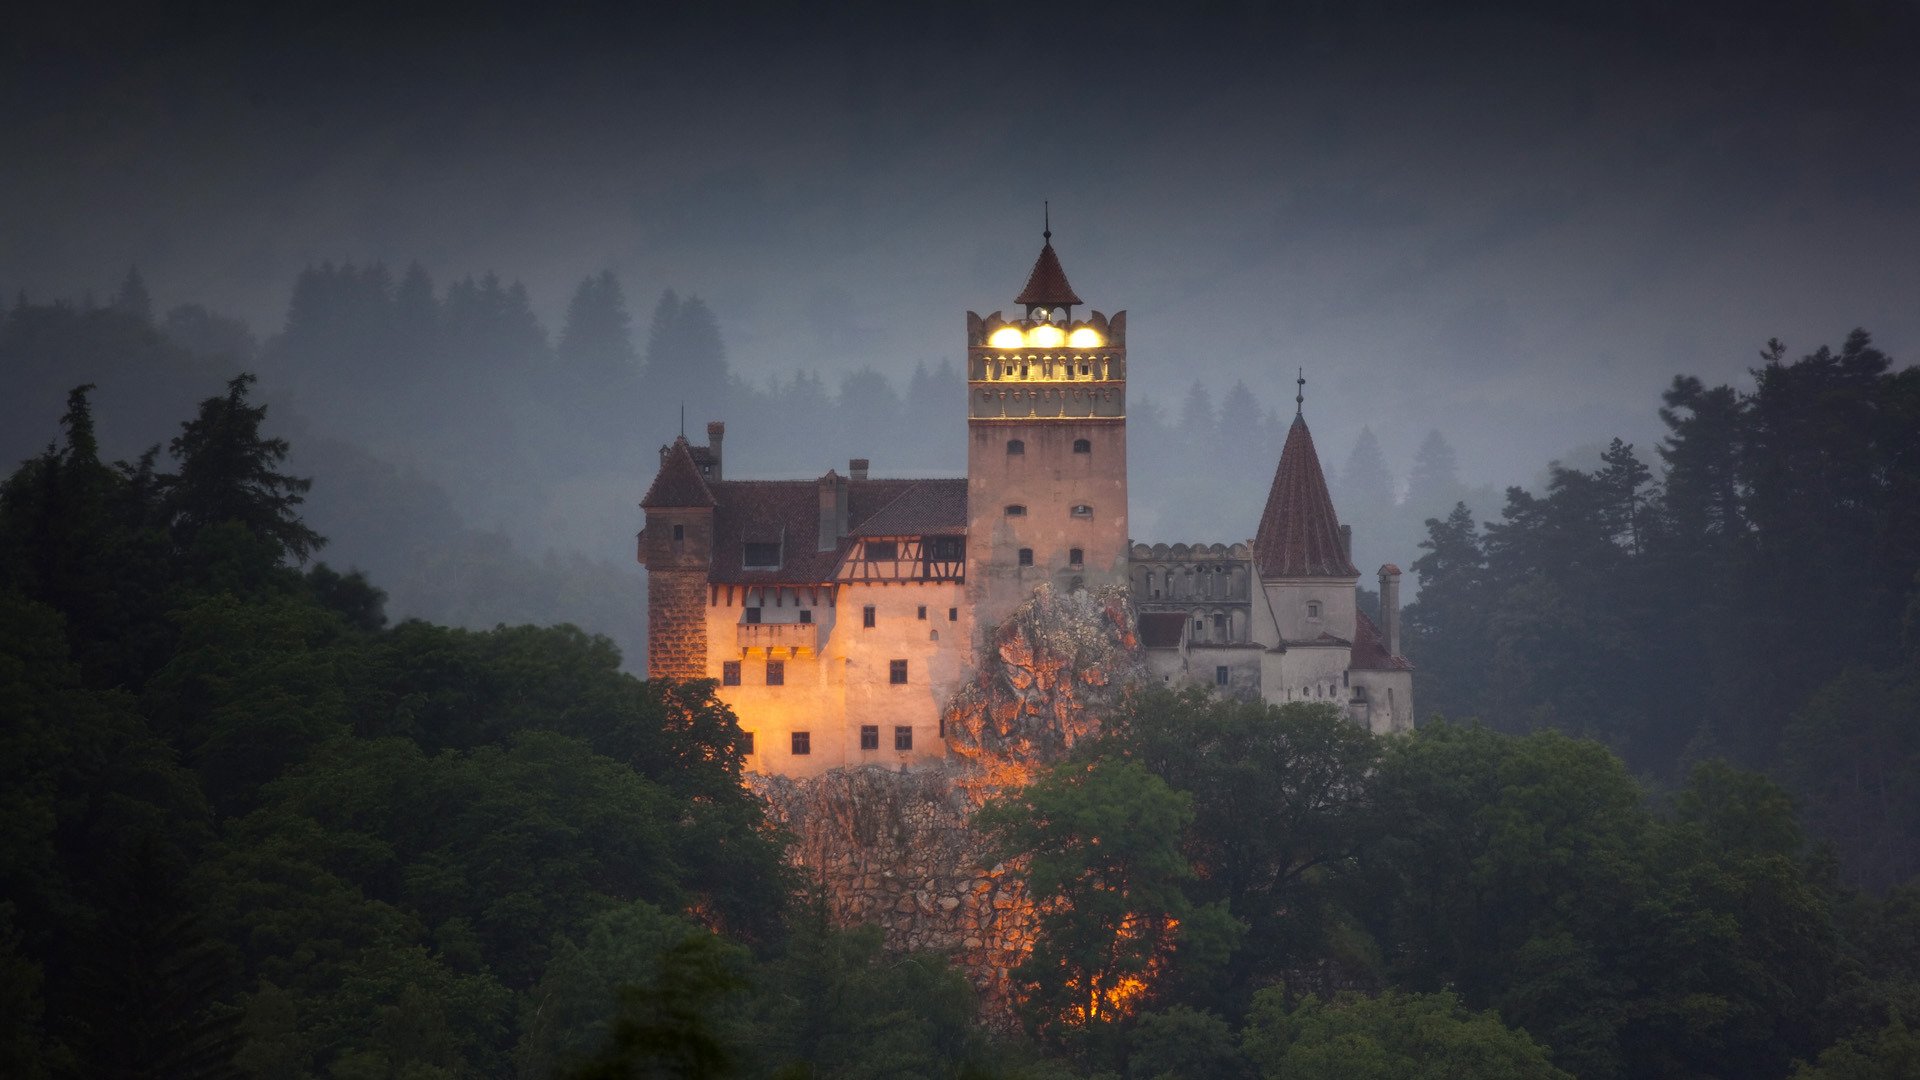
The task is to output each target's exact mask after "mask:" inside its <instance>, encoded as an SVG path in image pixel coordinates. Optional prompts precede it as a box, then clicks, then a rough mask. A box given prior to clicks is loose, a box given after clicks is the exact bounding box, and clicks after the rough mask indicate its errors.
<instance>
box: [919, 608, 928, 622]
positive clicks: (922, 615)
mask: <svg viewBox="0 0 1920 1080" xmlns="http://www.w3.org/2000/svg"><path fill="white" fill-rule="evenodd" d="M926 617H927V605H925V604H921V605H920V618H921V620H922V621H924V620H925V619H926Z"/></svg>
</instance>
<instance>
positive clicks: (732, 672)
mask: <svg viewBox="0 0 1920 1080" xmlns="http://www.w3.org/2000/svg"><path fill="white" fill-rule="evenodd" d="M720 685H721V686H739V685H740V661H738V660H726V661H722V662H721V664H720Z"/></svg>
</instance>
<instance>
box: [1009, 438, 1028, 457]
mask: <svg viewBox="0 0 1920 1080" xmlns="http://www.w3.org/2000/svg"><path fill="white" fill-rule="evenodd" d="M1026 452H1027V444H1026V443H1025V442H1023V441H1021V440H1019V439H1008V440H1007V453H1009V454H1024V453H1026Z"/></svg>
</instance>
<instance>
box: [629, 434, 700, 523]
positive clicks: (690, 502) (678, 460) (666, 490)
mask: <svg viewBox="0 0 1920 1080" xmlns="http://www.w3.org/2000/svg"><path fill="white" fill-rule="evenodd" d="M713 505H714V499H713V491H712V490H711V489H709V488H708V487H707V482H706V480H705V479H704V478H702V477H701V475H700V466H698V465H695V464H694V463H693V451H692V450H691V449H689V445H688V443H687V437H686V436H685V435H682V436H680V437H679V438H677V439H675V440H674V441H673V445H672V446H671V447H669V448H668V449H667V452H666V455H665V456H664V457H662V458H661V459H660V471H659V472H657V473H655V474H654V477H653V486H652V487H649V488H648V489H647V497H646V498H644V499H641V500H640V506H641V508H642V509H646V510H660V509H669V508H671V509H685V508H688V507H701V506H713Z"/></svg>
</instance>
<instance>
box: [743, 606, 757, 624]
mask: <svg viewBox="0 0 1920 1080" xmlns="http://www.w3.org/2000/svg"><path fill="white" fill-rule="evenodd" d="M745 617H746V620H747V623H748V624H749V625H752V626H758V625H759V624H760V609H759V608H757V607H750V608H748V609H746V616H745Z"/></svg>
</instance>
